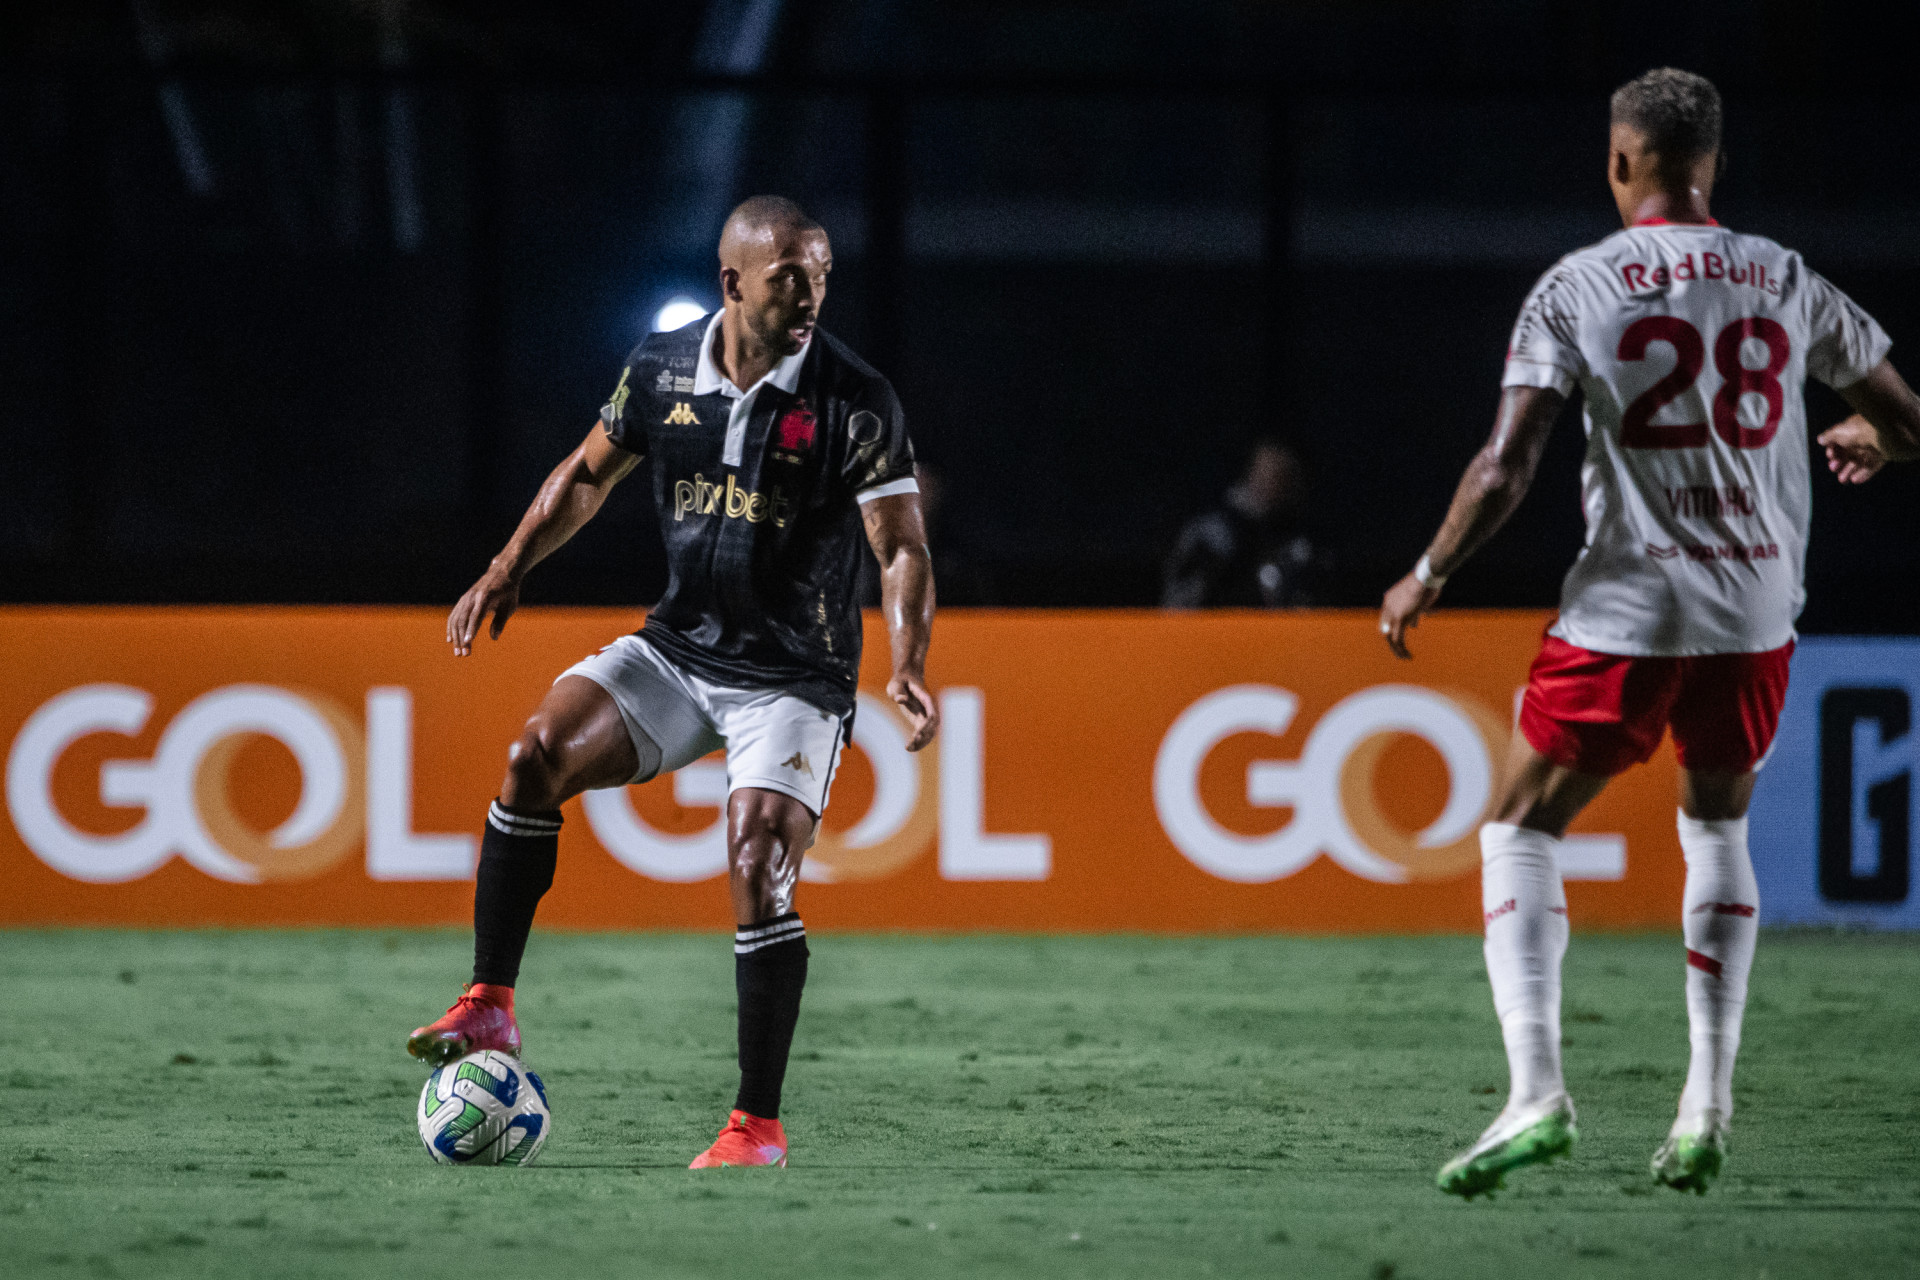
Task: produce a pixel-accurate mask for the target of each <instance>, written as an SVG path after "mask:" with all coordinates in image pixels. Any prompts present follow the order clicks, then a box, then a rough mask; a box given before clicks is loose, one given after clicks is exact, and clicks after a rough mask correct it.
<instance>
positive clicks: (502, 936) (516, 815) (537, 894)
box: [473, 800, 560, 987]
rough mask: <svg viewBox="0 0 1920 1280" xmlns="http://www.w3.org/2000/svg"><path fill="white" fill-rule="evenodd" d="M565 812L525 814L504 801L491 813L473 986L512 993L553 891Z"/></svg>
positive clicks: (476, 917)
mask: <svg viewBox="0 0 1920 1280" xmlns="http://www.w3.org/2000/svg"><path fill="white" fill-rule="evenodd" d="M559 857H560V811H559V810H558V809H546V810H540V811H529V812H525V813H522V812H520V811H518V810H515V809H509V808H507V806H506V805H504V804H501V803H500V802H499V801H498V800H495V801H494V802H493V807H492V808H490V809H488V810H487V831H486V834H485V835H484V836H482V837H481V840H480V869H479V871H478V873H477V874H476V875H475V877H474V886H473V980H474V981H475V982H487V983H497V984H499V985H500V986H503V987H511V986H513V985H514V983H516V982H517V981H519V978H520V955H521V953H522V952H524V951H525V950H526V949H527V934H529V933H531V932H532V931H533V912H534V908H536V907H538V906H539V905H540V898H541V896H542V895H543V894H545V893H546V891H547V890H548V889H550V888H552V887H553V867H554V863H555V862H557V861H559Z"/></svg>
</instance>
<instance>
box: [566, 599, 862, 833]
mask: <svg viewBox="0 0 1920 1280" xmlns="http://www.w3.org/2000/svg"><path fill="white" fill-rule="evenodd" d="M567 676H585V677H586V678H587V679H589V680H591V681H593V682H594V683H595V684H597V685H599V686H600V687H601V688H602V689H605V690H606V691H607V693H608V694H609V695H611V696H612V698H613V701H614V705H615V706H617V707H619V708H620V718H621V719H622V720H625V721H626V722H627V732H628V733H630V734H633V735H635V738H634V749H635V751H636V752H638V753H639V755H640V758H641V760H642V764H641V770H642V773H641V776H639V777H636V778H633V779H631V781H633V782H645V781H647V780H648V779H649V778H654V777H658V776H659V775H660V774H663V773H672V772H673V771H674V770H675V769H679V768H682V767H683V766H685V765H689V764H692V763H693V762H694V761H695V760H698V759H699V758H700V757H702V756H704V755H707V754H708V753H710V752H713V751H718V750H720V749H722V748H724V749H725V750H726V753H727V794H729V795H731V794H733V792H735V791H737V790H739V789H740V788H741V787H764V788H766V789H767V790H768V791H778V792H781V793H782V794H785V795H790V796H792V797H793V798H794V799H795V800H798V801H799V802H800V803H801V804H803V805H805V806H807V808H808V809H809V810H810V811H811V812H812V813H813V816H814V817H816V818H818V817H819V816H820V815H821V814H822V813H824V812H826V808H827V793H828V792H829V791H830V790H832V788H833V775H834V771H835V770H836V769H838V768H839V767H840V748H841V745H842V744H843V742H844V741H845V738H846V723H845V719H844V718H843V717H841V716H836V715H832V714H829V713H828V712H825V711H822V710H821V709H820V708H819V707H816V706H814V705H813V704H812V703H811V702H807V701H805V700H804V699H801V698H796V697H793V696H792V695H790V694H785V693H782V692H780V691H779V690H778V689H737V688H731V687H729V686H727V685H719V684H713V683H711V682H709V681H707V680H703V679H701V678H700V677H699V676H697V675H695V674H694V673H693V672H691V671H685V670H682V669H681V668H680V667H678V666H676V665H675V664H674V663H673V662H672V661H671V660H670V659H668V658H667V657H666V656H665V655H663V654H662V653H661V652H660V651H659V650H658V649H655V648H654V647H653V646H652V645H650V644H648V643H647V642H646V641H645V640H643V639H641V638H640V637H639V636H637V635H628V636H621V637H620V638H619V639H618V640H615V641H614V642H613V643H612V644H610V645H608V646H607V647H606V648H604V649H602V650H601V651H600V652H599V653H596V654H594V655H593V656H592V657H591V658H587V659H585V660H584V661H581V662H576V663H574V664H573V666H571V667H568V668H567V669H566V670H565V671H564V672H562V673H561V675H560V679H565V678H566V677H567ZM640 734H645V735H646V737H647V738H648V739H649V740H651V741H652V742H653V744H654V745H655V746H657V747H659V748H660V767H659V768H658V769H655V770H651V771H648V770H647V768H646V764H645V760H646V758H647V757H648V756H649V755H651V754H652V753H651V752H650V751H648V750H646V749H645V748H644V747H642V746H641V745H640V738H639V735H640Z"/></svg>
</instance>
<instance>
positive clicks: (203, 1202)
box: [0, 931, 1920, 1280]
mask: <svg viewBox="0 0 1920 1280" xmlns="http://www.w3.org/2000/svg"><path fill="white" fill-rule="evenodd" d="M812 946H813V972H812V980H811V984H810V986H809V987H808V991H807V997H806V1006H805V1009H804V1011H803V1014H802V1018H801V1023H800V1033H799V1038H798V1041H797V1043H796V1046H795V1060H794V1063H793V1069H792V1072H791V1075H790V1077H789V1080H788V1086H787V1107H786V1111H787V1121H788V1124H789V1134H790V1137H791V1140H792V1143H793V1156H792V1167H791V1168H789V1169H788V1170H786V1171H784V1172H779V1171H759V1170H751V1171H750V1170H739V1171H731V1170H730V1171H720V1172H714V1173H704V1174H693V1173H689V1172H688V1171H687V1170H686V1169H685V1167H684V1166H685V1164H686V1162H687V1161H688V1160H689V1159H690V1158H691V1157H692V1156H693V1155H694V1154H695V1153H696V1152H697V1151H699V1150H700V1149H701V1148H702V1147H703V1146H704V1145H705V1144H706V1142H708V1141H709V1140H711V1138H712V1136H713V1133H714V1131H715V1130H716V1129H717V1127H718V1126H719V1124H720V1122H721V1120H722V1119H724V1117H725V1113H726V1108H727V1105H728V1103H729V1101H730V1100H731V1095H732V1088H733V1084H734V1081H735V1073H734V1066H733V1062H732V1052H733V989H732V971H733V964H732V958H731V955H730V953H729V948H728V945H727V938H726V937H725V936H724V935H722V934H715V935H713V936H711V937H688V936H682V935H646V934H636V935H560V936H556V935H552V934H548V935H542V936H538V937H536V938H535V940H534V943H533V946H532V949H531V952H530V954H529V957H528V965H527V970H526V973H525V975H524V977H523V987H522V992H523V1000H522V1004H521V1018H522V1024H523V1027H524V1028H525V1031H526V1034H527V1038H528V1055H527V1056H528V1061H529V1064H530V1065H531V1066H533V1067H534V1069H536V1070H538V1071H540V1072H542V1073H543V1074H544V1076H545V1078H546V1080H547V1083H548V1085H549V1089H550V1094H551V1096H552V1099H553V1104H554V1109H555V1116H556V1128H555V1131H554V1135H553V1138H552V1140H551V1141H550V1143H549V1144H548V1146H547V1148H546V1150H545V1152H544V1153H543V1155H542V1157H541V1164H540V1165H539V1166H538V1167H536V1168H533V1169H528V1170H501V1169H443V1168H440V1167H436V1166H435V1165H433V1164H432V1163H431V1162H430V1161H429V1160H428V1158H427V1156H426V1154H425V1153H424V1152H423V1151H422V1150H421V1149H420V1146H419V1143H418V1140H417V1139H416V1138H415V1136H414V1132H413V1106H414V1100H415V1098H416V1096H417V1094H418V1092H419V1089H420V1086H421V1083H422V1081H423V1078H424V1076H425V1071H424V1069H423V1068H421V1067H419V1066H418V1065H417V1064H415V1063H413V1062H412V1061H410V1060H409V1059H407V1058H406V1057H405V1055H404V1053H403V1051H402V1049H401V1040H402V1037H403V1036H404V1035H405V1033H406V1032H407V1030H408V1029H409V1028H411V1027H412V1026H414V1025H415V1024H416V1023H418V1022H420V1021H422V1020H423V1019H424V1018H426V1017H429V1016H432V1015H434V1014H437V1013H438V1012H439V1010H440V1009H441V1008H442V1007H443V1006H444V1004H445V1003H446V1002H447V1000H448V999H449V998H450V997H451V996H452V995H453V994H455V993H456V992H457V990H458V985H457V984H458V982H459V980H460V978H461V977H462V976H463V972H464V971H463V965H464V962H465V960H466V956H467V941H466V938H465V937H464V936H463V935H461V934H458V933H454V932H417V933H409V932H400V933H380V932H340V933H318V932H314V933H308V932H285V933H245V932H207V933H137V932H33V931H27V932H11V933H0V972H3V973H4V975H5V990H6V999H5V1001H4V1002H3V1003H0V1049H3V1050H4V1054H5V1065H4V1073H5V1081H4V1083H5V1087H4V1089H0V1105H4V1108H5V1117H6V1123H5V1132H6V1155H5V1168H6V1178H5V1190H4V1192H0V1260H4V1261H3V1262H0V1271H4V1273H5V1274H6V1275H8V1276H10V1277H27V1276H127V1277H136V1276H137V1277H151V1276H173V1275H183V1276H216V1277H217V1276H247V1277H265V1276H282V1275H284V1276H377V1275H395V1276H397V1275H411V1276H422V1275H433V1276H459V1275H466V1274H493V1273H498V1274H510V1275H516V1276H546V1275H552V1276H570V1277H572V1276H598V1275H608V1276H612V1275H620V1276H641V1275H644V1276H649V1277H672V1276H736V1275H737V1276H753V1277H764V1276H780V1277H782V1278H783V1280H792V1278H801V1277H813V1276H822V1277H824V1276H833V1277H844V1276H889V1277H891V1276H906V1277H920V1276H946V1275H1008V1276H1021V1275H1033V1276H1046V1277H1049V1278H1051V1277H1081V1276H1084V1277H1100V1278H1101V1280H1107V1278H1110V1277H1127V1276H1151V1277H1173V1276H1225V1275H1262V1276H1322V1275H1325V1276H1346V1277H1355V1278H1362V1280H1364V1278H1368V1277H1371V1278H1374V1280H1379V1278H1383V1277H1395V1278H1406V1277H1442V1276H1522V1275H1546V1276H1551V1277H1553V1280H1570V1278H1572V1277H1585V1276H1621V1277H1628V1276H1632V1277H1643V1276H1667V1275H1671V1276H1686V1277H1713V1276H1742V1277H1756V1276H1763V1275H1764V1276H1771V1277H1781V1278H1784V1277H1805V1276H1825V1275H1834V1276H1840V1275H1846V1276H1862V1275H1872V1276H1890V1275H1903V1274H1905V1275H1912V1274H1915V1273H1916V1271H1920V1160H1916V1157H1915V1154H1914V1151H1915V1145H1916V1143H1915V1139H1916V1137H1917V1136H1920V1118H1917V1117H1920V1108H1917V1107H1916V1101H1920V1098H1917V1096H1916V1095H1917V1094H1920V1084H1917V1083H1916V1082H1920V1069H1916V1061H1917V1060H1920V1053H1917V1052H1916V1051H1917V1050H1920V1000H1916V992H1920V946H1916V945H1915V944H1914V943H1913V942H1911V941H1909V940H1906V939H1903V938H1896V937H1871V936H1857V935H1856V936H1835V935H1819V934H1777V935H1776V934H1769V935H1766V936H1765V937H1763V940H1762V943H1761V949H1760V959H1759V963H1758V966H1757V969H1756V972H1755V974H1754V979H1753V993H1754V994H1753V1001H1752V1004H1751V1006H1750V1008H1749V1011H1748V1019H1747V1037H1746V1047H1745V1051H1744V1054H1743V1058H1742V1063H1741V1074H1740V1077H1739V1081H1738V1085H1737V1088H1738V1096H1739V1103H1740V1113H1739V1115H1738V1117H1737V1118H1736V1121H1735V1127H1734V1146H1733V1155H1732V1159H1731V1161H1730V1162H1729V1165H1728V1170H1727V1175H1726V1177H1725V1178H1724V1179H1723V1181H1722V1182H1721V1183H1720V1184H1719V1185H1718V1186H1716V1187H1715V1188H1714V1189H1713V1191H1712V1192H1711V1193H1709V1194H1708V1195H1707V1196H1706V1197H1704V1198H1696V1197H1692V1196H1681V1195H1678V1194H1675V1193H1673V1192H1671V1191H1667V1190H1664V1189H1655V1188H1654V1187H1653V1186H1652V1185H1651V1183H1650V1181H1649V1179H1648V1176H1647V1173H1646V1163H1647V1159H1648V1156H1649V1155H1650V1154H1651V1153H1652V1151H1653V1148H1654V1146H1655V1145H1656V1144H1657V1143H1658V1142H1659V1140H1660V1138H1661V1137H1662V1136H1663V1135H1664V1133H1665V1131H1666V1126H1667V1124H1668V1122H1669V1120H1670V1118H1671V1116H1672V1112H1673V1106H1674V1102H1675V1099H1676V1097H1677V1095H1678V1091H1679V1088H1680V1083H1681V1077H1682V1074H1683V1071H1684V1067H1685V1061H1686V1025H1685V1015H1684V1011H1683V1009H1682V1004H1681V980H1682V951H1681V947H1680V943H1679V940H1678V938H1677V936H1675V937H1665V936H1628V937H1618V936H1590V937H1577V938H1575V940H1574V945H1573V949H1572V952H1571V955H1570V956H1569V959H1568V964H1567V1019H1566V1036H1567V1040H1568V1043H1569V1048H1568V1077H1569V1084H1570V1087H1571V1089H1572V1092H1573V1095H1574V1098H1575V1101H1576V1102H1577V1104H1578V1105H1579V1108H1580V1126H1581V1130H1582V1133H1583V1142H1582V1145H1581V1147H1580V1149H1579V1150H1578V1151H1577V1153H1576V1155H1575V1158H1574V1160H1573V1161H1572V1162H1571V1163H1570V1164H1563V1165H1556V1166H1554V1167H1552V1168H1550V1169H1545V1170H1530V1171H1526V1172H1524V1173H1522V1174H1521V1175H1518V1176H1517V1177H1516V1178H1515V1179H1514V1180H1513V1183H1512V1185H1511V1188H1510V1190H1509V1191H1508V1192H1506V1193H1504V1194H1502V1195H1501V1196H1499V1197H1498V1198H1497V1199H1495V1200H1494V1201H1493V1202H1491V1203H1488V1202H1485V1201H1480V1202H1476V1203H1473V1204H1465V1203H1461V1202H1459V1201H1457V1200H1453V1199H1451V1198H1449V1197H1446V1196H1442V1195H1441V1194H1440V1193H1439V1192H1437V1191H1436V1190H1435V1189H1434V1187H1433V1174H1434V1170H1435V1169H1436V1167H1437V1166H1438V1165H1439V1164H1440V1163H1441V1161H1442V1160H1444V1159H1445V1158H1446V1157H1447V1156H1449V1155H1450V1154H1452V1153H1453V1152H1454V1151H1455V1150H1456V1149H1457V1148H1459V1147H1460V1146H1462V1145H1464V1144H1465V1143H1466V1142H1468V1141H1469V1140H1471V1139H1472V1138H1473V1137H1474V1136H1475V1135H1476V1134H1477V1133H1478V1132H1479V1130H1480V1129H1481V1127H1482V1126H1483V1125H1484V1124H1485V1123H1486V1121H1487V1119H1488V1118H1489V1117H1490V1115H1491V1114H1492V1112H1493V1110H1494V1108H1495V1107H1496V1105H1497V1104H1498V1102H1499V1100H1500V1098H1499V1088H1498V1087H1503V1086H1504V1084H1505V1069H1504V1062H1503V1060H1502V1057H1501V1055H1500V1050H1499V1040H1498V1035H1497V1032H1496V1029H1495V1026H1494V1021H1493V1015H1492V1011H1491V1007H1490V1001H1489V999H1488V995H1487V988H1486V982H1485V979H1484V977H1483V976H1482V972H1481V967H1480V954H1479V945H1478V942H1477V940H1474V939H1470V938H1426V939H1407V938H1380V939H1300V938H1251V937H1237V938H1206V939H1184V938H1173V939H1168V938H1139V937H1064V938H1062V937H1055V938H1026V937H891V936H835V935H830V934H828V935H820V936H816V937H815V938H814V939H813V942H812Z"/></svg>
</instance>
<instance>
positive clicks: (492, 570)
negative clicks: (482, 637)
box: [447, 565, 520, 658]
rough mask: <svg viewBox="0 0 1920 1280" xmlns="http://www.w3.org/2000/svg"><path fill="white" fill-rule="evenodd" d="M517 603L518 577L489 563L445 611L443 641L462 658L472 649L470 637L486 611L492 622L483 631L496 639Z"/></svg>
mask: <svg viewBox="0 0 1920 1280" xmlns="http://www.w3.org/2000/svg"><path fill="white" fill-rule="evenodd" d="M519 607H520V582H519V579H517V578H515V577H514V576H513V575H512V574H509V573H508V572H506V570H504V569H502V568H500V567H499V566H498V565H491V566H489V567H488V568H487V571H486V572H485V573H483V574H481V575H480V581H478V582H476V583H474V584H473V585H472V586H470V587H468V588H467V594H465V595H463V596H461V597H460V603H459V604H456V605H455V606H453V612H452V613H450V614H448V615H447V643H448V644H450V645H452V646H453V653H454V656H455V657H458V658H464V657H466V656H467V655H468V654H470V653H472V652H473V638H474V637H475V636H477V635H479V634H480V624H481V623H482V622H485V621H486V619H487V615H488V614H489V613H491V614H492V615H493V625H492V626H491V627H489V628H488V629H487V634H488V635H489V636H490V637H492V638H493V639H495V640H498V639H499V638H500V631H501V629H502V628H504V627H505V626H506V625H507V619H508V618H511V617H512V616H513V611H514V610H515V609H518V608H519Z"/></svg>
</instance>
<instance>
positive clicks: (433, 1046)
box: [407, 982, 520, 1067]
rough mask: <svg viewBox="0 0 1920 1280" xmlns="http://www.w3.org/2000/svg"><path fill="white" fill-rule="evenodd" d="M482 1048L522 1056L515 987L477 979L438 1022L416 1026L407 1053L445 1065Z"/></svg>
mask: <svg viewBox="0 0 1920 1280" xmlns="http://www.w3.org/2000/svg"><path fill="white" fill-rule="evenodd" d="M482 1049H498V1050H499V1051H500V1052H501V1053H507V1054H512V1055H513V1056H514V1057H516V1058H517V1057H519V1056H520V1025H519V1024H518V1023H516V1022H515V1021H514V1020H513V988H512V987H500V986H489V985H488V984H486V983H484V982H476V983H473V984H472V985H470V986H468V987H467V989H466V994H464V995H462V996H461V997H460V998H459V999H458V1000H455V1001H454V1002H453V1007H452V1008H451V1009H448V1010H447V1011H446V1013H444V1014H442V1015H441V1016H440V1018H439V1020H438V1021H435V1022H429V1023H428V1024H427V1025H426V1026H424V1027H416V1028H415V1029H414V1032H413V1034H412V1035H410V1036H408V1037H407V1052H408V1053H410V1054H412V1055H413V1056H414V1057H416V1058H424V1059H425V1060H426V1061H428V1062H431V1063H432V1064H433V1065H434V1066H436V1067H437V1066H442V1065H444V1064H446V1063H449V1062H452V1061H453V1060H454V1059H455V1058H464V1057H466V1056H467V1055H468V1054H470V1053H479V1052H480V1051H481V1050H482Z"/></svg>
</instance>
